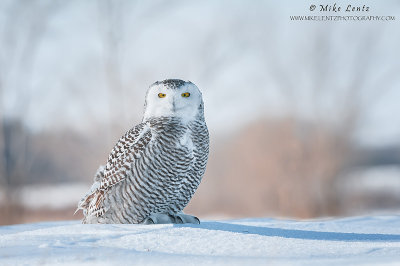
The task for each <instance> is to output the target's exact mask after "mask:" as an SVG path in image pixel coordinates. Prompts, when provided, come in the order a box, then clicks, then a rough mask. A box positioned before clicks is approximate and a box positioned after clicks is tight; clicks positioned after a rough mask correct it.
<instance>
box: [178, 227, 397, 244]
mask: <svg viewBox="0 0 400 266" xmlns="http://www.w3.org/2000/svg"><path fill="white" fill-rule="evenodd" d="M174 226H175V227H191V228H199V229H206V230H217V231H224V232H232V233H240V234H254V235H261V236H276V237H284V238H294V239H307V240H327V241H351V242H359V241H361V242H363V241H393V242H397V241H400V235H394V234H365V233H341V232H320V231H310V230H298V229H281V228H271V227H260V226H250V225H239V224H230V223H224V222H202V223H201V224H199V225H193V224H191V225H187V224H185V225H182V224H180V225H178V224H176V225H174Z"/></svg>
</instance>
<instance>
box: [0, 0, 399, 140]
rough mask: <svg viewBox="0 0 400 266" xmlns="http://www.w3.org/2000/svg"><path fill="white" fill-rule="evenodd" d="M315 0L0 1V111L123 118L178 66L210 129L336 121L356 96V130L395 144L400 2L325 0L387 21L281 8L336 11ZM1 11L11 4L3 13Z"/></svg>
mask: <svg viewBox="0 0 400 266" xmlns="http://www.w3.org/2000/svg"><path fill="white" fill-rule="evenodd" d="M325 2H326V1H316V2H315V3H314V4H315V5H316V6H317V9H316V10H315V11H313V12H311V11H310V10H309V6H310V2H309V1H296V3H294V2H293V1H292V2H290V1H283V2H280V4H275V3H274V2H272V1H254V2H248V1H172V2H171V1H169V2H164V1H113V2H112V3H114V4H113V5H108V4H107V3H108V2H107V1H97V2H93V1H69V2H68V3H65V2H57V4H54V5H52V6H51V7H50V8H49V7H48V6H50V5H49V3H50V2H48V1H41V2H37V3H39V5H38V6H39V7H38V6H35V4H31V5H33V7H34V8H30V7H25V8H22V7H20V6H18V1H17V2H12V1H8V2H7V1H5V2H2V4H0V14H1V15H0V21H2V22H3V23H0V24H1V25H3V26H2V27H0V30H1V34H2V36H3V41H2V42H0V45H1V46H2V47H3V48H4V49H2V50H3V51H2V52H1V53H0V70H1V69H3V71H2V72H3V75H1V78H0V79H1V84H2V88H3V92H2V94H3V97H2V112H3V113H5V115H6V116H9V117H22V119H23V120H24V121H25V123H26V124H27V125H28V126H29V127H30V128H31V129H32V130H34V131H37V132H40V131H42V130H50V129H55V128H63V127H72V128H76V129H79V130H82V131H85V130H86V129H87V127H89V126H91V125H93V122H95V123H104V122H105V121H108V122H110V121H113V120H114V119H116V117H118V119H120V121H119V123H122V124H124V125H127V126H126V127H127V128H128V127H131V126H132V125H134V124H136V123H138V122H139V121H140V119H141V115H142V109H143V102H144V95H145V92H146V89H147V88H148V86H149V85H150V84H152V83H153V82H154V81H156V80H162V79H166V78H181V79H185V80H191V81H192V82H194V83H195V84H197V85H198V87H199V88H200V89H201V90H202V91H203V96H204V100H205V107H206V119H207V122H208V124H209V128H210V131H211V132H212V133H213V134H217V135H218V134H219V135H223V134H226V133H230V132H234V131H236V130H238V129H240V128H241V127H243V126H245V125H247V124H248V123H249V122H251V121H257V119H261V118H263V117H266V116H267V117H268V116H269V117H279V116H284V115H287V114H290V113H295V114H296V115H299V116H301V117H303V118H304V119H308V120H315V119H321V117H322V120H323V121H328V122H331V123H335V121H336V120H338V119H339V120H340V117H341V111H342V110H344V107H343V106H347V107H348V106H359V105H362V108H360V114H361V115H360V119H359V120H358V124H357V130H356V132H355V139H356V141H357V142H360V143H362V144H367V145H389V144H399V143H400V121H399V120H398V119H397V117H396V114H397V113H399V112H400V105H399V104H398V99H400V89H399V86H400V77H399V75H398V74H397V73H398V72H399V70H400V63H399V62H400V60H399V59H400V55H399V52H398V48H397V47H399V44H400V32H399V30H398V29H399V26H400V25H399V20H400V5H399V4H398V2H396V1H380V2H377V1H349V2H346V1H336V3H337V5H341V6H343V9H344V7H345V6H347V5H348V4H349V3H350V4H353V5H361V4H362V5H366V6H368V7H369V11H368V13H361V12H358V13H357V14H356V15H360V16H361V15H374V16H375V15H383V16H386V15H390V16H396V20H395V21H390V22H388V21H370V22H350V21H342V22H316V21H301V22H300V21H291V20H290V16H292V15H322V14H323V15H325V14H329V15H338V13H337V12H328V13H321V12H320V11H318V9H319V8H320V7H319V4H321V3H323V4H325ZM35 3H36V2H35ZM326 4H328V2H326ZM43 10H45V11H43ZM12 12H16V13H18V14H21V16H17V17H14V18H13V21H14V23H9V24H7V23H4V22H7V21H8V19H9V15H10V14H12ZM339 13H340V12H339ZM340 15H348V14H347V13H344V12H342V14H340ZM38 17H39V18H42V20H38V19H37V18H38ZM30 18H31V19H32V20H30ZM32 21H36V22H37V21H39V22H37V23H38V24H37V25H38V28H34V27H32V28H33V30H32V28H31V27H28V26H29V25H36V24H35V23H32ZM38 29H39V30H38ZM30 32H35V34H34V35H35V36H36V37H37V39H35V38H32V36H31V35H30ZM10 36H11V37H10ZM10 40H14V42H13V41H10ZM26 47H28V48H26ZM24 51H25V53H24ZM110 69H111V70H110ZM110 73H111V74H110ZM353 87H354V89H353ZM358 87H359V88H360V89H359V88H358ZM358 90H359V91H358ZM353 91H354V92H355V91H358V92H357V93H358V94H352V92H353ZM350 97H352V98H350Z"/></svg>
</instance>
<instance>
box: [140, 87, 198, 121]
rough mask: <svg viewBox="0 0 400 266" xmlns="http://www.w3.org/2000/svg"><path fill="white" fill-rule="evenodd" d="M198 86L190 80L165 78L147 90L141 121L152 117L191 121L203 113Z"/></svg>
mask: <svg viewBox="0 0 400 266" xmlns="http://www.w3.org/2000/svg"><path fill="white" fill-rule="evenodd" d="M203 106H204V104H203V98H202V95H201V92H200V90H199V88H197V86H196V85H194V84H193V83H192V82H190V81H183V80H180V79H166V80H163V81H157V82H155V83H153V84H152V85H151V86H150V87H149V89H148V90H147V94H146V99H145V104H144V115H143V121H145V120H147V119H149V118H153V117H179V118H181V119H182V120H184V121H191V120H194V119H197V118H199V116H200V117H203V114H204V111H203V110H204V109H203V108H204V107H203Z"/></svg>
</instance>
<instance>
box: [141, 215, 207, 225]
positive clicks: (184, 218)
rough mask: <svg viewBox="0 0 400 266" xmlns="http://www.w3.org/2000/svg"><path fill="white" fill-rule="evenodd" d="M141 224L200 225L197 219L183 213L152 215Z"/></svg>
mask: <svg viewBox="0 0 400 266" xmlns="http://www.w3.org/2000/svg"><path fill="white" fill-rule="evenodd" d="M142 224H200V220H199V218H197V217H196V216H192V215H187V214H183V213H174V214H171V213H153V214H151V215H150V216H148V217H146V218H145V219H144V220H143V222H142Z"/></svg>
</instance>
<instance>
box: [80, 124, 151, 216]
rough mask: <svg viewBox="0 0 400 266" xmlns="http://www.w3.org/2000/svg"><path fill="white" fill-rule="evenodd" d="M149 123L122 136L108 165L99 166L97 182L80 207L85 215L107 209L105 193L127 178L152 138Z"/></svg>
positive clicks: (98, 214)
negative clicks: (104, 201)
mask: <svg viewBox="0 0 400 266" xmlns="http://www.w3.org/2000/svg"><path fill="white" fill-rule="evenodd" d="M151 137H152V135H151V131H150V127H149V125H148V124H145V123H141V124H139V125H137V126H135V127H134V128H132V129H131V130H129V131H128V132H127V133H126V134H125V135H124V136H122V137H121V138H120V139H119V141H118V142H117V144H116V145H115V146H114V148H113V149H112V151H111V153H110V155H109V157H108V160H107V164H106V167H105V168H104V167H103V168H99V170H98V171H97V173H96V175H95V183H94V184H93V185H92V187H91V189H90V190H89V193H88V194H87V195H86V196H85V197H83V198H82V200H81V201H80V202H79V204H78V209H77V210H79V209H83V210H84V214H85V216H91V215H95V216H101V215H103V214H104V213H105V211H106V209H105V208H104V206H103V204H102V203H103V199H104V194H105V193H106V192H107V190H109V189H110V188H111V187H112V186H114V185H116V184H117V183H119V182H121V181H123V180H125V178H126V175H127V171H129V170H130V169H131V167H132V164H133V162H134V161H135V160H136V159H138V158H139V157H140V156H141V155H142V153H143V151H144V150H145V148H146V147H147V145H148V143H149V142H150V140H151Z"/></svg>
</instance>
